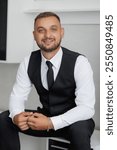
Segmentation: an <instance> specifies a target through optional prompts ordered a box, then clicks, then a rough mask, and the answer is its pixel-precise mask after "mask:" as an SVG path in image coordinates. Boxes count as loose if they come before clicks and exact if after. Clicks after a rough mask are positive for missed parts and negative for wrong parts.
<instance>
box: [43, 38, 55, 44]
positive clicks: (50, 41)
mask: <svg viewBox="0 0 117 150" xmlns="http://www.w3.org/2000/svg"><path fill="white" fill-rule="evenodd" d="M53 41H54V39H52V38H51V39H44V40H43V42H44V43H45V44H46V45H50V44H51V43H53Z"/></svg>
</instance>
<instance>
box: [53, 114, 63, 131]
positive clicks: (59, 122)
mask: <svg viewBox="0 0 117 150" xmlns="http://www.w3.org/2000/svg"><path fill="white" fill-rule="evenodd" d="M50 119H51V121H52V123H53V126H54V130H58V129H60V128H63V127H64V124H63V121H62V118H61V116H57V117H50Z"/></svg>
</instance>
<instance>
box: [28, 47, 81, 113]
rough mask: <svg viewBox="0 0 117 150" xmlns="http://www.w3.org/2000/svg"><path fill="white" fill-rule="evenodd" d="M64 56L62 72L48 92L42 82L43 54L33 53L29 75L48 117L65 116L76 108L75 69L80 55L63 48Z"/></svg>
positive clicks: (60, 71)
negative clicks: (64, 114)
mask: <svg viewBox="0 0 117 150" xmlns="http://www.w3.org/2000/svg"><path fill="white" fill-rule="evenodd" d="M62 50H63V56H62V62H61V66H60V70H59V72H58V75H57V77H56V80H55V82H54V84H53V86H52V88H51V89H50V90H49V91H48V90H46V89H45V88H44V87H43V85H42V82H41V53H40V50H38V51H34V52H32V54H31V56H30V60H29V66H28V75H29V78H30V80H31V82H32V83H33V84H34V86H35V88H36V90H37V93H38V95H39V98H40V101H41V103H42V106H43V110H45V112H46V114H47V115H48V116H55V115H59V114H63V113H65V112H66V111H68V110H70V109H71V108H73V107H75V106H76V104H75V88H76V84H75V80H74V67H75V62H76V59H77V57H78V56H79V55H80V54H79V53H76V52H73V51H70V50H67V49H65V48H63V47H62Z"/></svg>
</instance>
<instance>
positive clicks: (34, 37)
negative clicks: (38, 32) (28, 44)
mask: <svg viewBox="0 0 117 150" xmlns="http://www.w3.org/2000/svg"><path fill="white" fill-rule="evenodd" d="M33 37H34V40H35V31H33Z"/></svg>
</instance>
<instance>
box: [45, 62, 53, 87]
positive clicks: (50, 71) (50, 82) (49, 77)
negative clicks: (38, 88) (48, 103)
mask: <svg viewBox="0 0 117 150" xmlns="http://www.w3.org/2000/svg"><path fill="white" fill-rule="evenodd" d="M46 64H47V66H48V71H47V83H48V89H50V88H51V87H52V85H53V83H54V73H53V69H52V66H53V65H52V63H51V62H50V61H46Z"/></svg>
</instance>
